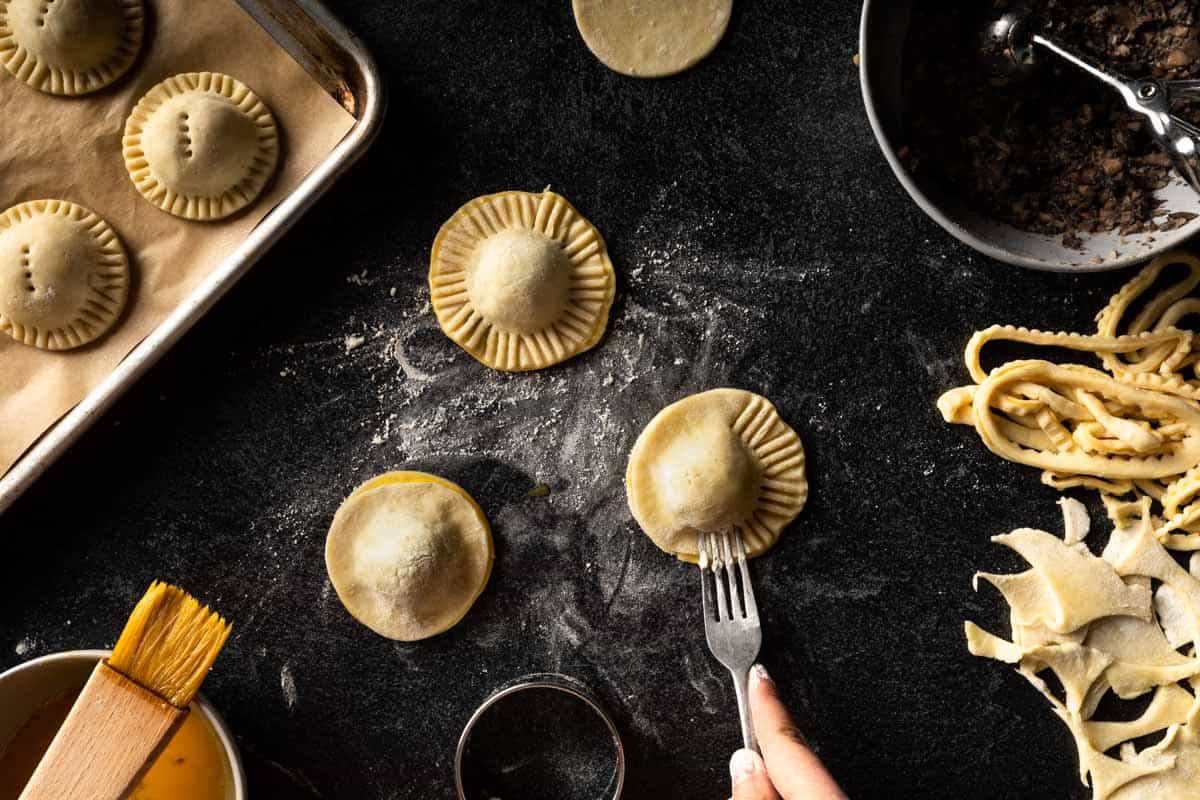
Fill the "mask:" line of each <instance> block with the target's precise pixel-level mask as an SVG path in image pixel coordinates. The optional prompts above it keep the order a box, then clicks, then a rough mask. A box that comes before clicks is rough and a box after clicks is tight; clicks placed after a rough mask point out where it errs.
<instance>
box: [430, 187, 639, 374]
mask: <svg viewBox="0 0 1200 800" xmlns="http://www.w3.org/2000/svg"><path fill="white" fill-rule="evenodd" d="M615 287H616V276H615V274H614V272H613V266H612V261H611V260H609V257H608V249H607V248H606V247H605V244H604V239H603V238H602V237H601V236H600V232H599V231H598V230H596V228H595V226H594V225H592V224H591V223H590V222H588V221H587V220H586V219H585V218H584V217H583V215H582V214H580V213H579V212H578V211H576V210H575V208H574V207H573V206H572V205H571V204H570V203H569V202H567V200H566V199H565V198H563V197H561V196H560V195H557V194H555V193H554V192H551V191H549V190H547V191H544V192H541V193H532V192H517V191H509V192H500V193H498V194H491V195H485V196H483V197H477V198H475V199H474V200H472V201H470V202H469V203H467V204H466V205H464V206H463V207H462V208H460V209H459V210H458V211H457V212H455V214H454V216H452V217H451V218H450V219H449V220H448V221H447V222H446V224H445V225H443V226H442V229H441V230H440V231H438V235H437V238H436V239H435V240H434V242H433V252H432V254H431V256H430V264H429V290H430V297H431V300H432V303H433V310H434V313H435V314H436V315H437V320H438V324H439V325H441V327H442V330H443V331H444V332H445V333H446V335H447V336H449V337H450V338H451V339H453V340H454V341H455V342H456V343H457V344H458V345H459V346H460V347H462V348H463V349H464V350H466V351H467V352H468V353H470V354H471V355H472V356H474V357H475V359H476V360H478V361H479V362H481V363H482V364H484V365H485V366H488V367H491V368H493V369H498V370H503V371H506V372H525V371H529V370H535V369H542V368H544V367H549V366H552V365H554V364H558V363H560V362H562V361H565V360H567V359H568V358H570V357H572V356H574V355H577V354H579V353H582V352H583V351H585V350H588V349H590V348H591V347H593V346H594V345H595V344H596V343H597V342H598V341H600V337H601V336H602V335H603V334H604V329H605V327H606V325H607V324H608V312H609V309H610V308H611V307H612V302H613V294H614V291H615Z"/></svg>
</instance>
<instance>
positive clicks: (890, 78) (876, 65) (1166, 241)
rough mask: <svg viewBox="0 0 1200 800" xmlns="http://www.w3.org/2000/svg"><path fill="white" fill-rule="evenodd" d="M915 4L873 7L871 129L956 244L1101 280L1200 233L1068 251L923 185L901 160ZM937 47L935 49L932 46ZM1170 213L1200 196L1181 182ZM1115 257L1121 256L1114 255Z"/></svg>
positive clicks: (863, 75) (909, 0) (1186, 229)
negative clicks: (906, 57)
mask: <svg viewBox="0 0 1200 800" xmlns="http://www.w3.org/2000/svg"><path fill="white" fill-rule="evenodd" d="M912 7H913V0H866V2H864V3H863V12H862V27H861V29H860V31H859V43H858V47H859V64H860V66H859V72H860V79H861V81H862V93H863V101H864V102H865V103H866V106H867V116H868V117H869V118H870V120H871V129H872V130H873V131H874V132H875V138H876V140H877V141H878V142H879V146H880V148H881V149H882V150H883V155H884V156H885V157H886V158H887V161H888V164H889V165H891V168H892V172H894V173H895V174H896V177H897V178H898V179H899V181H900V183H901V185H902V186H904V188H905V190H906V191H907V192H908V194H909V196H911V197H912V199H913V200H914V201H915V202H916V204H917V205H918V206H920V207H921V209H922V210H923V211H924V212H925V213H926V214H928V215H929V216H930V218H931V219H933V220H934V221H935V222H937V223H938V224H939V225H941V226H942V227H943V228H945V229H946V230H947V231H948V232H949V233H950V234H951V235H952V236H954V237H955V238H956V239H958V240H959V241H961V242H963V243H964V244H967V245H969V246H971V247H973V248H975V249H976V250H978V251H979V252H980V253H983V254H984V255H986V256H990V257H992V258H995V259H997V260H999V261H1004V262H1006V263H1009V264H1015V265H1016V266H1019V267H1028V268H1030V269H1040V270H1051V271H1054V272H1098V271H1100V270H1108V269H1117V268H1118V267H1126V266H1131V265H1133V264H1140V263H1141V262H1143V261H1146V260H1148V259H1150V258H1153V257H1154V256H1156V255H1158V254H1159V253H1162V252H1165V251H1167V250H1170V249H1171V248H1173V247H1176V246H1178V245H1180V244H1182V243H1183V242H1184V241H1185V240H1186V239H1188V238H1189V237H1191V236H1192V235H1194V234H1195V233H1197V232H1200V217H1198V218H1197V219H1194V220H1192V221H1191V222H1189V223H1187V224H1186V225H1184V226H1183V227H1181V228H1178V229H1176V230H1173V231H1167V232H1165V233H1158V232H1153V233H1140V234H1135V235H1131V236H1121V235H1119V234H1118V233H1117V232H1115V231H1113V232H1110V233H1099V234H1086V233H1083V234H1080V238H1082V239H1083V242H1084V246H1083V250H1082V251H1080V250H1072V249H1071V248H1069V247H1065V246H1064V245H1063V243H1062V237H1061V236H1050V235H1046V234H1041V233H1027V232H1025V231H1020V230H1017V229H1016V228H1014V227H1012V226H1011V225H1006V224H1004V223H1000V222H996V221H995V220H992V219H988V218H986V217H984V216H982V215H981V214H978V213H976V212H975V211H972V210H971V209H969V208H967V207H966V206H965V205H964V204H963V203H962V201H961V200H959V199H958V198H956V197H953V196H951V195H949V194H947V193H946V192H945V191H944V190H942V189H941V187H939V186H938V185H937V184H936V183H935V182H934V181H932V180H928V179H926V178H923V177H916V176H913V175H911V174H909V172H908V171H907V170H906V169H905V168H904V165H903V164H901V163H900V159H899V157H898V156H897V155H896V148H897V143H900V142H903V138H904V131H905V113H906V111H907V104H906V103H905V98H904V91H903V89H904V42H905V39H906V38H907V37H908V27H909V20H910V17H911V14H912ZM935 45H936V43H933V42H931V43H930V46H935ZM1156 196H1157V197H1160V198H1161V199H1163V200H1165V201H1166V203H1165V205H1164V206H1163V207H1164V208H1166V209H1169V210H1170V211H1173V212H1174V211H1186V212H1191V213H1193V214H1200V196H1198V195H1197V194H1196V192H1194V191H1192V189H1191V187H1190V186H1188V185H1187V184H1186V183H1185V182H1184V181H1183V179H1182V178H1176V179H1175V180H1173V181H1172V182H1171V183H1170V184H1168V185H1167V186H1166V187H1164V188H1163V189H1161V190H1159V191H1158V192H1157V193H1156ZM1114 254H1115V255H1114Z"/></svg>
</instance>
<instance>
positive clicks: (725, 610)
mask: <svg viewBox="0 0 1200 800" xmlns="http://www.w3.org/2000/svg"><path fill="white" fill-rule="evenodd" d="M708 547H709V553H710V555H711V557H712V561H713V567H712V570H713V582H714V583H716V585H717V607H718V609H719V610H720V617H719V619H721V620H728V619H732V617H730V615H729V595H728V590H727V589H726V586H725V581H724V579H723V578H724V576H723V574H722V572H723V571H724V570H725V569H726V568H727V565H726V564H725V563H724V562H723V561H722V560H721V550H720V546H719V545H718V544H717V534H715V533H710V534H709V535H708Z"/></svg>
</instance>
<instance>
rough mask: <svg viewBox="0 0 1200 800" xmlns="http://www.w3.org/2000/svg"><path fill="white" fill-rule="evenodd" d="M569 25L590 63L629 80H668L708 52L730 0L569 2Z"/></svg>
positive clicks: (730, 8) (720, 32)
mask: <svg viewBox="0 0 1200 800" xmlns="http://www.w3.org/2000/svg"><path fill="white" fill-rule="evenodd" d="M573 6H574V10H575V24H576V25H577V26H578V27H579V33H580V34H581V35H582V36H583V40H584V42H586V43H587V46H588V49H589V50H591V51H592V53H594V54H595V56H596V58H598V59H600V61H601V62H602V63H603V64H604V65H605V66H607V67H608V68H609V69H612V70H614V71H616V72H620V73H621V74H623V75H629V76H632V77H635V78H660V77H664V76H667V75H674V74H675V73H677V72H682V71H683V70H685V69H688V68H690V67H692V66H695V65H696V64H697V63H698V62H699V61H700V60H701V59H703V58H704V57H705V56H707V55H708V54H709V53H711V52H712V51H713V50H714V49H715V48H716V46H717V44H719V43H720V41H721V37H722V36H724V35H725V29H726V28H727V27H728V26H729V18H730V16H731V15H732V13H733V0H574V2H573Z"/></svg>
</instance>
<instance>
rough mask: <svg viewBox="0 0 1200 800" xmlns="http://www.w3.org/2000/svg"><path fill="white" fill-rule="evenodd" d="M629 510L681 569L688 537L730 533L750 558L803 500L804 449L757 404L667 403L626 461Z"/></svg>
mask: <svg viewBox="0 0 1200 800" xmlns="http://www.w3.org/2000/svg"><path fill="white" fill-rule="evenodd" d="M625 484H626V491H627V492H628V495H629V508H630V510H631V511H632V512H633V516H634V519H636V520H637V521H638V524H639V525H641V527H642V530H643V531H645V532H646V535H647V536H649V537H650V539H651V541H653V542H654V543H655V544H656V545H658V546H659V547H660V548H661V549H663V550H665V551H666V552H668V553H671V554H673V555H676V556H678V557H679V558H682V559H684V560H685V561H695V560H696V559H697V556H698V551H697V536H698V534H700V533H705V532H717V531H723V530H730V529H733V530H737V531H738V532H740V533H741V535H742V540H743V542H745V545H746V554H747V555H748V556H750V557H754V556H757V555H761V554H762V553H764V552H765V551H766V550H768V549H769V548H770V547H771V546H772V545H774V544H775V542H776V541H777V540H778V539H779V534H780V532H781V531H782V530H783V529H784V527H785V526H786V525H787V524H788V523H789V522H791V521H792V520H793V519H795V518H796V515H797V514H799V513H800V510H801V509H802V508H804V502H805V500H807V499H808V481H807V479H806V478H805V474H804V446H803V444H801V442H800V437H799V436H797V435H796V432H795V431H794V430H792V429H791V428H790V427H789V426H788V425H787V423H785V422H784V421H783V420H782V419H781V418H780V417H779V413H778V412H777V411H776V410H775V406H773V405H772V404H771V402H770V401H769V400H767V399H766V398H765V397H760V396H759V395H756V394H753V393H751V392H746V391H743V390H741V389H713V390H711V391H707V392H701V393H700V394H695V395H692V396H691V397H685V398H684V399H683V400H680V401H679V402H677V403H673V404H671V405H669V406H667V407H666V408H664V409H663V410H662V411H660V412H659V413H658V415H657V416H656V417H655V418H654V419H653V420H651V421H650V424H649V425H647V426H646V429H645V430H644V431H642V434H641V436H639V437H638V440H637V442H636V443H635V444H634V446H633V450H632V451H631V452H630V454H629V467H628V469H627V470H626V473H625Z"/></svg>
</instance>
